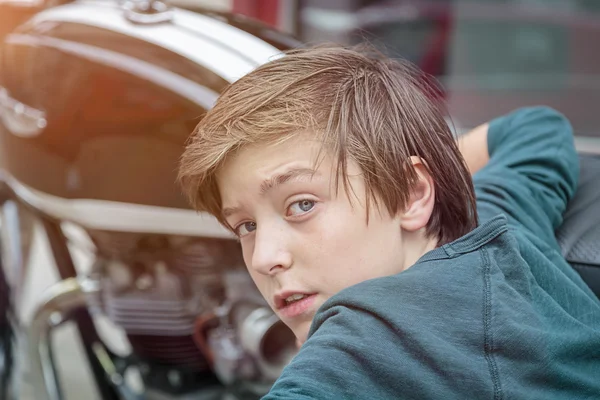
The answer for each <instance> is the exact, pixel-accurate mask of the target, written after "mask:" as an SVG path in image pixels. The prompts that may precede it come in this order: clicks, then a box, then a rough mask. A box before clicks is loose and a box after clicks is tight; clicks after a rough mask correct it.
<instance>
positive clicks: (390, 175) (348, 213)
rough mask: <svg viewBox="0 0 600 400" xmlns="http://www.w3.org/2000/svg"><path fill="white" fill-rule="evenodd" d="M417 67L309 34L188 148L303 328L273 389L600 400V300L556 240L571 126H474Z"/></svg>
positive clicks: (569, 190) (184, 171)
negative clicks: (311, 42) (453, 117)
mask: <svg viewBox="0 0 600 400" xmlns="http://www.w3.org/2000/svg"><path fill="white" fill-rule="evenodd" d="M415 76H416V75H415V74H414V71H412V69H411V67H409V66H408V65H406V64H404V63H401V62H399V61H394V60H390V59H387V58H385V57H381V56H376V55H374V54H372V52H370V51H364V50H360V49H353V48H309V49H301V50H296V51H293V52H290V53H289V54H287V55H285V56H284V57H282V58H278V59H277V60H274V61H272V62H270V63H267V64H266V65H263V66H261V67H259V68H258V69H257V70H255V71H253V72H252V73H250V74H248V75H247V76H245V77H243V78H242V79H240V80H239V81H237V82H236V83H234V84H233V85H231V86H230V87H229V88H228V89H227V90H226V91H225V92H224V93H223V94H222V96H221V97H220V98H219V100H218V102H217V104H216V105H215V107H214V108H213V109H212V110H211V111H209V112H208V113H207V115H206V116H205V117H204V119H203V120H202V121H201V122H200V123H199V125H198V127H197V128H196V130H195V132H194V134H193V137H192V140H191V141H190V143H189V145H188V146H187V148H186V150H185V153H184V155H183V157H182V161H181V169H180V178H181V182H182V184H183V187H184V188H185V190H186V191H187V193H188V194H189V197H190V199H191V201H192V203H193V204H194V205H195V207H196V208H197V209H198V210H203V211H208V212H210V213H212V214H213V215H215V216H216V217H217V218H218V219H219V220H220V221H221V222H222V223H223V224H224V225H225V226H227V227H228V228H230V229H231V230H232V231H233V232H235V234H237V236H238V237H239V239H240V242H241V246H242V250H243V255H244V260H245V262H246V265H247V267H248V271H249V272H250V274H251V276H252V278H253V279H254V282H255V283H256V285H257V287H258V289H259V290H260V292H261V293H262V295H263V296H264V298H265V299H266V301H267V302H268V303H269V305H270V306H271V307H272V308H273V310H274V311H275V313H277V315H278V316H279V317H280V318H281V319H282V320H283V321H284V322H285V323H286V324H287V325H288V326H289V327H290V328H291V329H292V330H293V332H294V333H295V334H296V337H297V338H298V340H299V342H300V343H303V345H302V347H301V349H300V351H299V353H298V355H297V356H296V357H295V358H294V360H293V361H292V362H291V363H290V365H288V366H287V367H286V369H285V370H284V372H283V374H282V375H281V377H280V378H279V379H278V381H277V382H276V383H275V385H274V386H273V388H272V389H271V392H270V393H269V394H268V395H267V396H266V398H267V399H335V400H339V399H346V398H353V399H398V398H411V399H412V398H414V399H435V398H443V399H467V398H469V399H545V400H548V399H591V398H599V397H600V301H599V300H598V299H597V298H596V297H595V296H594V294H593V293H592V292H591V291H590V289H589V288H588V287H587V286H586V285H585V283H584V282H583V281H582V280H581V279H580V277H579V276H578V275H577V273H576V272H574V271H573V270H572V269H571V268H570V266H569V265H568V264H567V262H566V261H565V260H564V259H563V258H562V257H561V255H560V252H559V248H558V245H557V243H556V240H555V237H554V230H555V229H556V228H557V227H558V226H559V225H560V223H561V220H562V214H563V212H564V210H565V207H566V205H567V203H568V201H569V199H570V198H571V197H572V195H573V192H574V190H575V188H576V183H577V177H578V158H577V155H576V152H575V150H574V146H573V137H572V131H571V127H570V124H569V123H568V121H567V120H566V119H565V118H564V117H563V116H562V115H560V114H559V113H557V112H556V111H553V110H551V109H548V108H543V107H535V108H525V109H521V110H517V111H515V112H513V113H511V114H508V115H506V116H503V117H500V118H498V119H495V120H493V121H491V122H490V123H489V124H486V125H483V126H481V127H479V128H477V129H475V130H474V131H472V132H471V133H469V134H466V135H465V136H463V137H461V139H460V140H459V141H458V142H457V141H456V139H455V138H454V137H453V135H452V134H451V132H450V130H449V128H448V126H447V123H446V121H445V120H444V117H443V114H442V113H441V112H440V110H439V108H438V107H437V106H436V105H435V104H433V103H432V101H431V100H430V97H431V96H429V95H428V92H427V90H425V89H424V87H423V86H422V84H421V83H420V80H419V79H417V78H415ZM473 173H474V176H473V178H472V177H471V174H473ZM478 221H479V223H478Z"/></svg>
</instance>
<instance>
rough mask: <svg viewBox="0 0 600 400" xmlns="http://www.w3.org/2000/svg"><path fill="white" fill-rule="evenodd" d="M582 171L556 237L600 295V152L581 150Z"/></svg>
mask: <svg viewBox="0 0 600 400" xmlns="http://www.w3.org/2000/svg"><path fill="white" fill-rule="evenodd" d="M580 161H581V174H580V179H579V186H578V188H577V192H576V194H575V197H574V198H573V199H572V200H571V202H570V203H569V206H568V207H567V211H566V213H565V215H564V221H563V223H562V225H561V226H560V227H559V228H558V230H557V231H556V238H557V239H558V243H559V245H560V247H561V250H562V252H563V255H564V256H565V258H566V259H567V261H568V262H569V263H570V264H571V265H572V266H573V268H575V270H576V271H577V272H579V274H580V275H581V277H582V278H583V280H584V281H585V282H586V283H587V284H588V286H589V287H590V288H591V289H592V291H594V293H596V295H597V296H598V297H599V298H600V155H593V154H581V155H580Z"/></svg>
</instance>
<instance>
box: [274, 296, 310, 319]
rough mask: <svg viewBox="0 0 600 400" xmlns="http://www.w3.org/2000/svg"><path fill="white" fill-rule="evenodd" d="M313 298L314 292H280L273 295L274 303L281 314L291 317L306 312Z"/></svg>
mask: <svg viewBox="0 0 600 400" xmlns="http://www.w3.org/2000/svg"><path fill="white" fill-rule="evenodd" d="M315 298H316V293H301V292H289V291H288V292H281V293H279V294H277V295H276V296H275V298H274V304H275V308H276V309H277V311H278V312H279V313H280V314H281V315H282V316H284V317H288V318H293V317H297V316H299V315H301V314H304V313H306V312H307V311H308V310H309V309H310V308H311V306H312V304H313V303H314V301H315Z"/></svg>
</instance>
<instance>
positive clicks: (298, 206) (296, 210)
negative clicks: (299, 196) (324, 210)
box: [287, 199, 315, 217]
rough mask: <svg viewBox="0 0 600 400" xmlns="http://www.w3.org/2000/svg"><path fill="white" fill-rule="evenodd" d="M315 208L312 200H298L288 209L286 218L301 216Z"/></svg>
mask: <svg viewBox="0 0 600 400" xmlns="http://www.w3.org/2000/svg"><path fill="white" fill-rule="evenodd" d="M314 206H315V202H314V201H312V200H307V199H305V200H300V201H296V202H294V203H292V204H290V206H289V207H288V212H287V216H288V217H290V216H294V215H301V214H304V213H307V212H309V211H310V210H312V209H313V207H314Z"/></svg>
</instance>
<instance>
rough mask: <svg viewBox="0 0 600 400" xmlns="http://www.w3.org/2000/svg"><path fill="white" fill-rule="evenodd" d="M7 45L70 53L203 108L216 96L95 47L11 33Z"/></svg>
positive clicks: (140, 62)
mask: <svg viewBox="0 0 600 400" xmlns="http://www.w3.org/2000/svg"><path fill="white" fill-rule="evenodd" d="M6 42H7V43H15V44H26V45H30V46H45V47H51V48H55V49H57V50H60V51H62V52H64V53H69V54H73V55H76V56H79V57H81V58H85V59H87V60H90V61H93V62H96V63H98V64H102V65H105V66H109V67H113V68H116V69H118V70H120V71H124V72H128V73H131V74H133V75H134V76H137V77H140V78H143V79H146V80H148V81H150V82H152V83H154V84H157V85H158V86H162V87H164V88H166V89H169V90H170V91H173V92H175V93H177V94H179V95H180V96H182V97H184V98H186V99H188V100H190V101H192V102H194V103H195V104H198V105H200V106H201V107H203V108H204V109H209V108H211V107H212V106H213V105H214V103H215V101H216V100H217V97H218V96H219V94H218V93H216V92H215V91H213V90H210V89H209V88H207V87H205V86H202V85H200V84H198V83H197V82H194V81H192V80H190V79H187V78H185V77H183V76H181V75H178V74H176V73H173V72H171V71H169V70H167V69H164V68H160V67H157V66H155V65H153V64H150V63H148V62H145V61H143V60H140V59H137V58H134V57H131V56H128V55H125V54H122V53H117V52H114V51H111V50H106V49H103V48H100V47H97V46H91V45H88V44H84V43H77V42H72V41H68V40H63V39H57V38H52V37H47V36H34V35H30V34H12V35H9V36H8V37H7V39H6Z"/></svg>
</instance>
